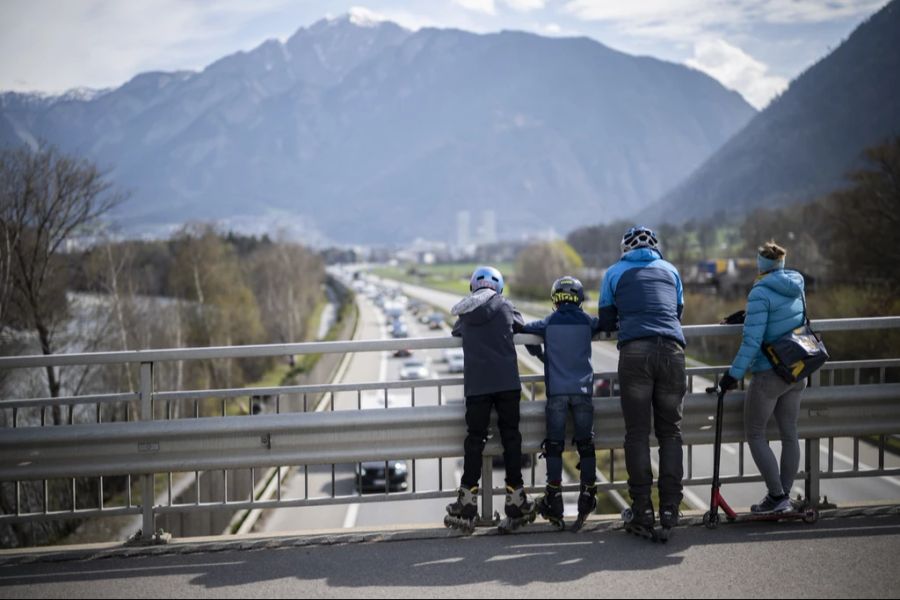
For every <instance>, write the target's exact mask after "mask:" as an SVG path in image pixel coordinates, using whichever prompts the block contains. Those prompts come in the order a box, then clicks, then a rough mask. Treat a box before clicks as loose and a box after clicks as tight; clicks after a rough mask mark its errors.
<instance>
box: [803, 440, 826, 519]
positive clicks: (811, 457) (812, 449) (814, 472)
mask: <svg viewBox="0 0 900 600" xmlns="http://www.w3.org/2000/svg"><path fill="white" fill-rule="evenodd" d="M819 454H820V450H819V438H811V439H808V440H806V465H805V467H806V468H805V470H806V486H805V494H806V501H807V502H809V504H810V506H816V507H818V506H819V505H820V501H821V499H822V495H821V490H820V487H819V484H820V480H819V474H820V472H821V465H820V456H819Z"/></svg>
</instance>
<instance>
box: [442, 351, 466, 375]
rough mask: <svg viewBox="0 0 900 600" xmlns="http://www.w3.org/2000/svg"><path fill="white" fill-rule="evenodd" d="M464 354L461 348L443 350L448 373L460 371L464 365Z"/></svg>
mask: <svg viewBox="0 0 900 600" xmlns="http://www.w3.org/2000/svg"><path fill="white" fill-rule="evenodd" d="M464 358H465V355H464V354H463V349H462V348H447V349H446V350H444V360H446V361H447V372H448V373H462V372H463V369H464V366H465V360H464Z"/></svg>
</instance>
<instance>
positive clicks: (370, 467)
mask: <svg viewBox="0 0 900 600" xmlns="http://www.w3.org/2000/svg"><path fill="white" fill-rule="evenodd" d="M384 464H385V461H383V460H373V461H367V462H364V463H359V464H357V465H356V476H357V486H358V487H359V491H360V493H363V494H365V493H366V492H383V491H384ZM387 465H388V470H389V477H390V482H389V484H388V490H389V491H391V492H397V491H403V490H405V489H406V487H407V484H406V477H407V474H408V469H407V467H406V461H405V460H389V461H387Z"/></svg>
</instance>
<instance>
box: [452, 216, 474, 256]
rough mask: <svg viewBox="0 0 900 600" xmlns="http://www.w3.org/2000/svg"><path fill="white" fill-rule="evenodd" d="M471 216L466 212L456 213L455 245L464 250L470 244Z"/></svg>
mask: <svg viewBox="0 0 900 600" xmlns="http://www.w3.org/2000/svg"><path fill="white" fill-rule="evenodd" d="M471 231H472V216H471V215H470V214H469V211H467V210H461V211H459V212H458V213H456V245H457V247H459V248H460V249H465V248H467V247H468V246H469V244H470V243H472V234H471Z"/></svg>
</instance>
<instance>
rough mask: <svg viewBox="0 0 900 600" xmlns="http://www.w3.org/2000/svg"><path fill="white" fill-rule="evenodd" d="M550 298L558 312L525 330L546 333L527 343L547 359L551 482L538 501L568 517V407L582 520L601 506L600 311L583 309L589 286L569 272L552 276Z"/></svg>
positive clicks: (557, 517) (556, 515)
mask: <svg viewBox="0 0 900 600" xmlns="http://www.w3.org/2000/svg"><path fill="white" fill-rule="evenodd" d="M550 299H551V301H552V302H553V307H554V309H555V310H554V312H552V313H551V314H550V315H548V316H547V317H546V318H544V319H541V320H540V321H532V322H531V323H526V324H525V327H523V328H522V333H531V334H534V335H539V336H541V337H542V338H544V350H543V351H541V347H540V346H537V347H536V348H535V347H531V346H529V347H528V350H529V352H532V353H535V354H537V356H538V357H539V358H540V359H541V360H542V361H543V363H544V383H545V385H546V387H547V408H546V417H547V437H546V439H545V440H544V444H543V447H544V456H545V457H546V459H547V487H546V489H545V491H544V496H543V497H542V498H539V499H538V501H537V506H538V511H539V512H540V513H541V515H542V516H543V517H544V518H546V519H549V520H550V521H551V522H554V523H560V522H561V520H562V517H563V501H562V495H561V494H560V492H561V487H560V486H561V485H562V453H563V450H564V449H565V446H566V413H568V411H569V409H571V411H572V422H573V426H574V430H575V447H576V448H577V449H578V456H579V465H580V466H579V469H580V470H581V477H580V479H581V489H580V492H579V494H578V524H579V526H580V524H583V523H584V520H585V519H586V518H587V516H588V515H590V514H591V513H593V512H594V508H596V506H597V454H596V452H597V450H596V448H595V447H594V405H593V404H592V402H591V392H592V391H593V386H594V367H593V365H591V339H592V338H593V336H594V334H596V333H597V332H598V331H599V330H600V323H599V320H598V319H597V318H596V317H591V316H589V315H588V314H587V313H585V312H584V311H583V310H582V309H581V304H582V302H584V287H583V286H582V284H581V282H580V281H579V280H578V279H576V278H575V277H571V276H568V275H567V276H564V277H560V278H559V279H557V280H556V281H555V282H553V286H552V287H551V288H550Z"/></svg>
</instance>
